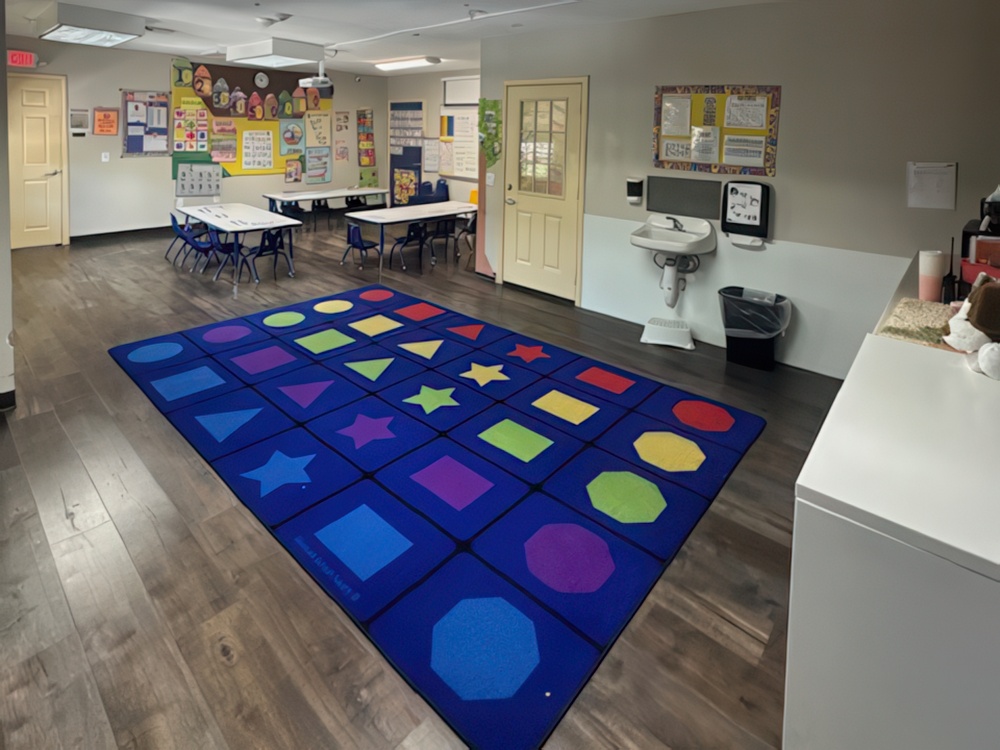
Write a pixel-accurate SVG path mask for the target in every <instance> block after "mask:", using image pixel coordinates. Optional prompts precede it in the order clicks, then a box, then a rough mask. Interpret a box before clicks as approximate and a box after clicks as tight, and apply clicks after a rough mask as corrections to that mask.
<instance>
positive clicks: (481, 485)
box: [410, 456, 493, 510]
mask: <svg viewBox="0 0 1000 750" xmlns="http://www.w3.org/2000/svg"><path fill="white" fill-rule="evenodd" d="M410 478H411V479H412V480H413V481H414V482H416V483H417V484H419V485H421V486H422V487H425V488H427V489H428V490H430V491H431V492H433V493H434V494H435V495H437V496H438V497H439V498H441V499H442V500H444V501H445V502H446V503H448V505H450V506H451V507H452V508H454V509H455V510H462V509H463V508H465V507H466V506H468V505H471V504H472V503H474V502H475V501H476V500H477V499H478V498H479V497H480V496H481V495H482V494H483V493H484V492H486V491H487V490H489V489H491V488H492V487H493V482H491V481H490V480H489V479H486V478H485V477H482V476H480V475H479V474H477V473H476V472H474V471H473V470H472V469H470V468H469V467H467V466H465V465H464V464H460V463H459V462H458V461H456V460H455V459H454V458H452V457H451V456H442V457H441V458H439V459H438V460H437V461H435V462H434V463H432V464H430V465H429V466H425V467H424V468H423V469H421V470H420V471H418V472H417V473H416V474H411V475H410Z"/></svg>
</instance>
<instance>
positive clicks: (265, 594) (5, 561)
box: [0, 230, 839, 750]
mask: <svg viewBox="0 0 1000 750" xmlns="http://www.w3.org/2000/svg"><path fill="white" fill-rule="evenodd" d="M169 236H170V235H169V234H168V233H167V232H166V231H161V230H151V231H144V232H133V233H126V234H121V235H114V236H105V237H93V238H81V239H77V240H75V241H74V242H73V244H72V246H71V247H48V248H37V249H26V250H18V251H15V252H14V254H13V285H14V319H15V357H16V375H15V377H16V395H17V404H18V405H17V408H16V409H15V410H14V411H11V412H9V413H7V414H6V415H5V419H3V420H0V748H3V749H4V750H12V749H13V748H32V749H33V750H35V749H45V750H48V749H50V748H84V749H90V748H114V747H121V748H176V749H177V750H193V749H196V748H232V749H233V750H246V749H247V748H267V749H269V750H270V749H278V750H281V749H284V748H289V749H291V750H301V749H304V748H309V749H311V748H401V749H402V748H406V749H412V748H434V749H435V750H436V749H437V748H452V747H462V743H461V742H459V741H458V740H457V739H456V738H455V735H454V734H453V733H452V732H451V730H450V729H449V728H448V727H447V725H446V724H445V723H444V722H443V721H442V720H441V719H440V718H439V717H438V716H437V715H436V714H435V713H434V711H433V710H431V709H430V708H429V707H428V706H427V704H426V703H425V702H424V701H423V700H422V699H421V698H420V697H419V696H418V695H417V694H416V693H414V692H413V690H412V689H411V688H410V687H409V686H408V685H407V684H406V682H405V681H404V680H403V679H402V678H400V677H399V676H398V675H397V674H396V672H395V671H394V670H393V669H392V668H391V667H390V666H388V664H387V663H386V662H385V661H384V660H383V659H382V657H381V656H380V655H379V654H378V652H377V651H376V650H375V648H373V647H372V646H371V645H370V644H369V642H368V641H367V639H366V638H365V637H364V636H362V635H360V634H359V632H358V631H357V630H356V628H355V627H354V626H353V624H352V623H351V621H350V620H349V618H347V617H346V616H345V615H344V614H342V613H341V611H340V609H339V608H338V607H337V605H336V604H334V603H333V602H332V601H331V600H330V599H329V598H328V597H327V596H326V595H325V594H324V593H323V592H322V591H321V590H320V589H319V587H318V586H316V585H315V584H314V583H313V582H312V580H311V579H310V578H309V577H308V576H307V575H306V574H305V573H304V572H303V571H302V570H301V569H300V568H299V566H298V565H297V564H296V563H295V562H294V561H293V559H292V558H291V556H290V555H288V554H287V553H286V552H285V551H284V550H283V549H282V548H281V547H280V546H279V544H278V543H277V542H276V541H275V540H274V539H273V538H272V537H271V535H270V534H269V533H268V532H267V531H266V530H264V529H263V528H262V526H261V525H260V524H259V523H258V522H257V520H256V519H255V518H254V517H253V516H252V515H251V514H250V513H249V512H248V511H247V510H245V509H244V508H243V506H242V505H241V504H240V503H239V502H238V501H236V500H235V498H234V496H233V495H232V493H231V492H230V491H229V489H228V488H227V487H226V486H225V485H224V484H223V482H222V481H221V480H220V479H219V478H218V477H216V475H215V474H214V473H213V471H212V470H211V469H210V468H209V467H208V465H207V464H206V463H205V462H204V461H203V460H202V459H201V458H200V457H199V456H198V454H197V453H196V452H195V451H194V449H193V448H191V447H190V446H189V445H188V443H187V442H186V441H185V440H184V439H183V438H182V437H180V435H179V434H178V433H176V432H175V431H174V429H173V427H171V425H170V424H169V423H168V422H167V420H166V419H165V418H164V417H163V416H162V415H160V414H159V412H157V410H156V409H155V408H154V407H153V406H152V404H151V403H150V402H149V401H148V400H147V399H146V397H145V396H143V394H142V393H141V392H140V391H139V389H138V388H136V387H135V386H134V385H133V383H132V382H131V380H130V379H129V378H128V377H127V376H126V375H125V374H124V373H123V372H122V371H121V370H120V369H119V368H118V366H117V365H116V364H115V363H114V361H113V360H112V359H111V357H109V356H108V354H107V349H108V348H109V347H111V346H114V345H116V344H120V343H124V342H128V341H134V340H137V339H142V338H146V337H149V336H154V335H157V334H163V333H169V332H172V331H176V330H179V329H182V328H189V327H192V326H196V325H201V324H206V323H209V322H211V321H213V320H220V319H225V318H229V317H233V316H238V315H243V314H246V313H251V312H255V311H258V310H262V309H266V308H270V307H275V306H278V305H283V304H286V303H291V302H297V301H301V300H305V299H309V298H312V297H316V296H320V295H323V294H328V293H332V292H336V291H340V290H344V289H349V288H353V287H356V286H360V285H363V284H368V283H374V281H375V279H376V269H375V267H374V265H372V264H371V262H369V266H368V267H367V268H365V270H364V271H359V270H358V269H357V268H356V267H355V266H354V265H347V266H340V265H339V264H338V262H339V260H340V255H341V252H342V249H343V240H342V237H340V236H339V235H330V234H328V233H325V232H323V231H320V232H319V233H317V234H311V233H304V234H302V235H301V237H300V238H299V239H298V241H297V252H296V258H295V260H296V270H297V275H296V277H295V278H294V279H291V278H288V277H287V276H285V275H284V270H283V265H282V267H281V269H279V278H278V280H277V281H274V280H273V278H272V276H271V269H270V268H269V267H265V266H266V264H262V267H261V277H262V281H261V283H260V285H259V286H257V287H256V288H255V287H254V286H253V285H252V284H246V283H244V284H242V285H241V286H240V289H239V296H238V297H237V298H236V299H234V298H233V293H232V286H231V285H230V284H227V283H224V282H222V281H220V282H218V283H213V282H212V280H211V274H210V273H209V274H206V275H201V274H197V273H195V274H192V273H189V272H188V271H187V270H182V269H178V268H173V267H171V266H170V264H169V263H167V262H166V261H164V260H163V257H162V256H163V251H164V249H165V248H166V245H167V242H168V239H169ZM384 283H386V284H388V285H390V286H392V287H394V288H396V289H398V290H400V291H402V292H406V293H409V294H414V295H417V296H420V297H424V298H426V299H429V300H431V301H434V302H438V303H440V304H443V305H447V306H449V307H452V308H456V309H458V310H461V311H463V312H466V313H468V314H469V315H472V316H475V317H478V318H482V319H484V320H487V321H490V322H493V323H496V324H499V325H502V326H505V327H508V328H512V329H516V330H519V331H521V332H523V333H525V334H528V335H531V336H533V337H536V338H540V339H544V340H548V341H550V342H552V343H555V344H558V345H560V346H564V347H566V348H569V349H572V350H575V351H577V352H580V353H582V354H586V355H589V356H593V357H596V358H599V359H602V360H604V361H607V362H610V363H612V364H615V365H619V366H621V367H624V368H627V369H630V370H632V371H635V372H638V373H642V374H645V375H649V376H652V377H654V378H656V379H659V380H661V381H663V382H666V383H668V384H670V385H674V386H677V387H680V388H683V389H686V390H689V391H692V392H694V393H698V394H702V395H704V396H708V397H711V398H715V399H718V400H720V401H723V402H726V403H729V404H732V405H734V406H737V407H740V408H743V409H748V410H750V411H753V412H756V413H757V414H760V415H762V416H764V417H765V418H766V419H767V420H768V426H767V428H766V429H765V431H764V433H763V435H762V436H761V438H760V439H759V440H758V442H757V443H756V444H755V445H754V446H753V448H751V450H750V452H749V453H748V454H747V455H746V457H745V458H744V459H743V462H742V463H741V464H740V466H739V467H738V468H737V470H736V472H735V473H734V474H733V476H732V477H731V479H730V480H729V482H728V483H727V485H726V486H725V487H724V488H723V490H722V493H721V494H720V495H719V497H718V499H717V500H716V501H715V503H714V504H713V505H712V507H711V509H710V510H709V512H708V513H707V514H706V516H705V517H704V518H703V519H702V521H701V523H700V524H699V525H698V527H697V528H696V529H695V531H694V533H693V534H692V536H691V537H690V539H689V540H688V542H687V543H686V544H685V546H684V547H683V549H682V550H681V552H680V554H679V555H678V556H677V558H676V560H675V561H674V562H673V564H672V565H671V566H670V567H669V568H668V569H667V571H666V573H665V574H664V575H663V577H662V578H661V580H660V581H659V583H658V584H657V586H656V587H655V589H654V590H653V592H652V594H651V595H650V596H649V598H648V599H647V600H646V602H645V603H644V604H643V606H642V608H641V609H640V611H639V613H638V614H637V615H636V617H635V618H634V619H633V620H632V622H631V623H630V624H629V625H628V627H627V628H626V630H625V632H624V633H623V634H622V636H621V638H619V640H618V642H617V643H616V644H615V645H614V647H613V648H612V649H611V652H610V654H609V656H608V657H607V658H606V659H605V660H604V662H603V663H602V664H601V666H600V668H599V669H598V671H597V673H596V674H595V675H594V677H593V679H592V680H591V681H590V683H589V684H588V685H587V686H586V688H585V689H584V690H583V692H582V693H581V694H580V696H579V698H578V699H577V701H576V702H575V704H574V705H573V706H572V707H571V708H570V710H569V712H568V713H567V714H566V716H565V717H564V718H563V720H562V722H561V723H560V725H559V726H558V727H557V728H556V730H555V732H554V733H553V734H552V736H551V738H550V739H549V741H548V743H547V745H546V747H547V748H550V749H559V750H579V749H581V748H674V749H680V748H709V749H714V748H775V747H778V746H780V741H781V714H782V702H783V680H784V665H785V639H786V618H787V612H788V574H789V555H790V541H791V528H792V507H793V486H794V480H795V477H796V476H797V474H798V472H799V469H800V467H801V465H802V462H803V460H804V458H805V455H806V452H807V451H808V449H809V447H810V445H811V443H812V440H813V438H814V436H815V434H816V431H817V430H818V428H819V425H820V423H821V421H822V419H823V417H824V415H825V413H826V410H827V409H828V408H829V405H830V403H831V402H832V400H833V397H834V395H835V394H836V391H837V388H838V387H839V381H836V380H833V379H830V378H826V377H822V376H819V375H814V374H810V373H807V372H803V371H800V370H795V369H792V368H787V367H783V366H779V367H778V368H777V369H776V370H775V371H774V372H770V373H768V372H760V371H756V370H751V369H748V368H744V367H741V366H738V365H730V364H727V363H726V361H725V352H724V351H723V350H721V349H717V348H713V347H710V346H706V345H698V348H697V349H696V350H695V351H693V352H687V351H679V350H673V349H668V348H663V347H656V346H652V345H644V344H640V343H639V334H640V326H637V325H633V324H629V323H624V322H621V321H616V320H613V319H610V318H607V317H604V316H601V315H597V314H593V313H588V312H584V311H581V310H579V309H577V308H574V307H573V306H572V305H570V304H566V303H561V302H557V301H553V300H550V299H547V298H545V297H543V296H541V295H537V294H533V293H529V292H526V291H524V290H519V289H515V288H513V287H509V286H508V287H499V286H496V285H494V284H492V283H491V282H488V281H486V280H484V279H482V278H480V277H478V276H476V275H475V274H474V273H472V272H470V271H467V270H465V259H464V258H463V259H462V261H461V262H460V263H458V264H456V263H454V262H450V263H439V264H438V265H437V267H435V268H433V269H432V268H431V267H430V265H429V264H427V263H425V266H424V273H423V275H420V274H418V273H417V272H416V271H415V264H414V266H413V267H411V270H410V271H409V272H405V273H404V272H402V271H399V270H398V266H397V270H394V271H391V272H386V274H385V276H384Z"/></svg>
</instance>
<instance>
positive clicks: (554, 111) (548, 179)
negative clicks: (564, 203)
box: [518, 99, 568, 197]
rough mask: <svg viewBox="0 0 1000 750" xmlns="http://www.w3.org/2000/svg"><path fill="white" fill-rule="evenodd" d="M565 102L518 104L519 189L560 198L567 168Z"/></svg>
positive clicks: (552, 100) (564, 100)
mask: <svg viewBox="0 0 1000 750" xmlns="http://www.w3.org/2000/svg"><path fill="white" fill-rule="evenodd" d="M567 103H568V102H567V100H566V99H538V100H534V101H522V102H521V131H520V149H519V153H520V156H519V158H520V163H519V165H518V166H519V168H518V175H519V178H518V187H519V189H520V190H521V191H522V192H529V193H536V194H539V195H548V196H552V197H562V195H563V180H564V172H565V169H566V135H565V132H566V106H567Z"/></svg>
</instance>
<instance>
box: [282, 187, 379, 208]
mask: <svg viewBox="0 0 1000 750" xmlns="http://www.w3.org/2000/svg"><path fill="white" fill-rule="evenodd" d="M388 193H389V189H388V188H358V187H353V188H332V189H330V190H289V191H287V192H284V193H264V196H263V197H265V198H267V207H268V210H269V211H274V212H275V213H281V205H282V204H283V203H298V202H299V201H310V202H313V201H322V200H337V199H340V198H343V199H344V200H346V199H348V198H366V199H367V198H369V197H371V196H379V197H382V198H383V200H384V198H385V196H386V195H388ZM345 209H346V207H344V208H341V209H340V210H345Z"/></svg>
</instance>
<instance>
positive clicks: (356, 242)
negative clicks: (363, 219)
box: [340, 223, 392, 270]
mask: <svg viewBox="0 0 1000 750" xmlns="http://www.w3.org/2000/svg"><path fill="white" fill-rule="evenodd" d="M372 248H378V243H377V242H373V241H372V240H366V239H365V238H364V237H362V236H361V227H360V226H358V225H357V224H351V223H348V225H347V249H346V250H344V256H343V257H342V258H341V259H340V265H344V263H345V262H346V261H347V254H348V253H349V252H351V251H352V250H357V251H358V252H359V253H360V254H361V262H360V263H359V264H358V268H359V269H361V270H364V267H365V258H366V257H368V251H369V250H371V249H372ZM389 258H390V260H391V258H392V256H391V255H390V256H389Z"/></svg>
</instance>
